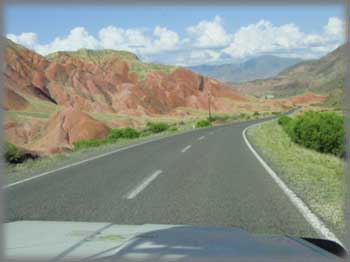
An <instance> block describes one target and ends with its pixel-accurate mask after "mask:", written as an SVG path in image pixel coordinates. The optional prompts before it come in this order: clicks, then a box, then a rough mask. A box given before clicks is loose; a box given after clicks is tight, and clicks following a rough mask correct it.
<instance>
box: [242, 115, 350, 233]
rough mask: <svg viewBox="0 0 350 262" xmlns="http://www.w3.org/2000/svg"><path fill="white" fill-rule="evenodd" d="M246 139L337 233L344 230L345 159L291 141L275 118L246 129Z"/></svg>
mask: <svg viewBox="0 0 350 262" xmlns="http://www.w3.org/2000/svg"><path fill="white" fill-rule="evenodd" d="M247 135H248V139H249V141H250V142H251V143H252V144H253V146H254V147H255V148H256V150H257V151H258V153H259V154H260V155H261V156H262V157H263V158H264V160H265V161H266V162H268V163H269V165H270V166H271V167H272V168H273V169H274V170H275V171H276V173H277V174H278V175H279V176H280V178H281V179H282V180H283V181H284V182H285V183H286V184H287V185H288V186H289V188H290V189H291V190H293V191H294V192H295V193H296V194H297V195H298V196H299V197H300V198H301V199H302V200H303V201H304V202H305V203H306V205H308V206H309V208H310V209H311V210H312V211H313V212H314V213H315V214H317V215H318V216H319V217H320V218H321V219H322V220H323V221H324V222H325V223H326V224H328V226H330V228H332V229H333V230H334V231H335V233H336V234H338V235H339V236H341V234H342V232H344V221H343V211H342V210H343V208H342V207H343V200H344V184H345V183H344V175H343V173H344V162H343V160H342V159H340V158H338V157H336V156H334V155H330V154H323V153H319V152H316V151H314V150H311V149H307V148H305V147H303V146H301V145H298V144H296V143H294V142H292V140H291V138H290V137H289V136H288V134H287V133H286V132H285V131H284V130H283V128H282V127H281V126H280V125H279V124H278V123H277V121H271V122H266V123H263V124H261V125H258V126H255V127H252V128H250V129H249V130H248V133H247Z"/></svg>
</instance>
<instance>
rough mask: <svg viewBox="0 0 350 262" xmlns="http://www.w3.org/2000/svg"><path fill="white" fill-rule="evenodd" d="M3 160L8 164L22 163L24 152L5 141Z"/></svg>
mask: <svg viewBox="0 0 350 262" xmlns="http://www.w3.org/2000/svg"><path fill="white" fill-rule="evenodd" d="M5 160H6V162H8V163H10V164H18V163H22V162H23V161H24V160H25V154H24V153H23V152H22V151H20V150H19V149H18V148H17V147H16V146H15V145H14V144H11V143H9V142H5Z"/></svg>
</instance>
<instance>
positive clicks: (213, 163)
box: [5, 120, 318, 237]
mask: <svg viewBox="0 0 350 262" xmlns="http://www.w3.org/2000/svg"><path fill="white" fill-rule="evenodd" d="M260 121H261V120H254V121H249V122H245V123H234V124H229V125H225V126H217V127H212V128H207V129H201V130H198V131H195V132H188V133H184V134H181V135H177V136H173V137H168V138H165V139H161V140H157V141H153V142H151V143H146V144H142V145H139V146H136V147H132V148H129V149H127V150H123V151H120V152H116V153H113V154H110V155H107V156H105V157H102V158H98V159H95V160H92V161H89V162H85V163H82V164H80V165H77V166H73V167H70V168H67V169H64V170H60V171H57V172H54V173H51V174H49V175H46V176H43V177H39V178H37V179H34V180H30V181H27V182H25V183H22V184H17V185H15V186H13V187H9V188H7V189H6V190H5V195H6V203H7V206H6V221H16V220H55V221H88V222H112V223H115V224H192V225H209V226H228V227H240V228H243V229H245V230H248V231H250V232H254V233H269V234H289V235H298V236H309V237H317V236H318V235H317V233H316V232H315V231H314V230H313V228H312V227H311V226H310V225H309V224H308V223H307V221H306V220H305V218H304V217H303V216H302V215H301V214H300V212H299V211H298V210H297V209H296V208H295V206H294V205H293V204H292V203H291V202H290V201H289V199H288V198H287V196H286V195H285V194H284V193H283V192H282V190H281V189H280V188H279V187H278V186H277V185H276V183H275V182H274V181H273V180H272V179H271V177H270V176H269V175H268V174H267V173H266V171H265V169H264V168H263V167H262V166H261V164H260V163H259V162H258V161H257V159H256V158H255V157H254V155H253V154H252V153H251V152H250V150H249V149H248V147H247V145H246V144H245V142H244V140H243V137H242V131H243V130H244V129H245V128H246V127H247V126H249V125H251V124H254V123H258V122H260Z"/></svg>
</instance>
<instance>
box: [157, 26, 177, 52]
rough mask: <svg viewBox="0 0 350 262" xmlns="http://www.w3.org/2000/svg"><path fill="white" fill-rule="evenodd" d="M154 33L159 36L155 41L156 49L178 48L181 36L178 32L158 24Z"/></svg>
mask: <svg viewBox="0 0 350 262" xmlns="http://www.w3.org/2000/svg"><path fill="white" fill-rule="evenodd" d="M153 34H154V36H156V37H158V39H156V40H154V43H153V44H154V48H155V49H156V50H162V51H165V50H175V49H177V47H178V45H179V42H180V37H179V35H178V34H177V33H176V32H174V31H171V30H169V29H167V28H166V27H161V26H156V28H155V29H154V31H153Z"/></svg>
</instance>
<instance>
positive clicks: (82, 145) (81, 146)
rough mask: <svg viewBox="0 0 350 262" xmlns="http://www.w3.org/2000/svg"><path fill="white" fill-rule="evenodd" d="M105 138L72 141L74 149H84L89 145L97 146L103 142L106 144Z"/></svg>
mask: <svg viewBox="0 0 350 262" xmlns="http://www.w3.org/2000/svg"><path fill="white" fill-rule="evenodd" d="M107 142H108V141H107V140H105V139H101V140H97V139H91V140H79V141H76V142H74V143H73V146H74V149H75V150H80V149H85V148H90V147H98V146H101V145H104V144H107Z"/></svg>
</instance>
